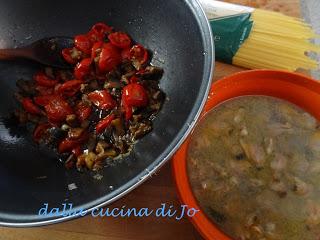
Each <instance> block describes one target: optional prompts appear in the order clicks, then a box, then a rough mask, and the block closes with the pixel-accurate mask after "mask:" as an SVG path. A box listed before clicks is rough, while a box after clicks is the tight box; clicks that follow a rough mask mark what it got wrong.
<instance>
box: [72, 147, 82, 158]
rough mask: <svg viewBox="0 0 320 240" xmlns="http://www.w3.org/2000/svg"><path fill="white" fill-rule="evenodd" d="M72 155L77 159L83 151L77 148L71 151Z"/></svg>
mask: <svg viewBox="0 0 320 240" xmlns="http://www.w3.org/2000/svg"><path fill="white" fill-rule="evenodd" d="M71 152H72V154H73V155H74V156H76V157H78V156H80V155H81V154H82V150H81V147H80V146H76V147H75V148H73V149H72V150H71Z"/></svg>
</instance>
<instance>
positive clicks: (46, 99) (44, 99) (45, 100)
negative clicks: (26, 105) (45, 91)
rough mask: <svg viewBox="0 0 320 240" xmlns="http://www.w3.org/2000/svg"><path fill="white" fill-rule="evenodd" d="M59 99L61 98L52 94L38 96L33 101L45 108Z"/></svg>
mask: <svg viewBox="0 0 320 240" xmlns="http://www.w3.org/2000/svg"><path fill="white" fill-rule="evenodd" d="M57 97H59V96H57V95H54V94H52V95H44V96H37V97H34V99H33V100H34V102H35V103H36V104H37V105H39V106H42V107H44V106H46V105H48V104H49V103H50V102H51V101H52V100H53V99H56V98H57Z"/></svg>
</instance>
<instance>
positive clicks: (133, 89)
mask: <svg viewBox="0 0 320 240" xmlns="http://www.w3.org/2000/svg"><path fill="white" fill-rule="evenodd" d="M122 100H123V102H124V103H125V104H126V105H128V106H132V107H144V106H146V105H147V104H148V95H147V92H146V90H145V89H144V87H143V86H141V85H140V84H138V83H130V84H128V85H127V86H125V87H124V88H123V90H122Z"/></svg>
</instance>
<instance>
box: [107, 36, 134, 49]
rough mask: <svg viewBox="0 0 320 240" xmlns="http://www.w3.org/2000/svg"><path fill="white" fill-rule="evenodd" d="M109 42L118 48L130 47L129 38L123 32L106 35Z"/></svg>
mask: <svg viewBox="0 0 320 240" xmlns="http://www.w3.org/2000/svg"><path fill="white" fill-rule="evenodd" d="M108 39H109V40H110V42H111V43H112V44H113V45H115V46H116V47H118V48H129V47H130V45H131V39H130V37H129V36H128V35H127V34H126V33H123V32H114V33H110V34H109V35H108Z"/></svg>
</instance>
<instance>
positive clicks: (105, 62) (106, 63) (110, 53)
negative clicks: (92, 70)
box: [98, 43, 121, 72]
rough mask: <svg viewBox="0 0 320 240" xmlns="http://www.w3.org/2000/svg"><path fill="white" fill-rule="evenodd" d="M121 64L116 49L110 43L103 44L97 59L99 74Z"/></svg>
mask: <svg viewBox="0 0 320 240" xmlns="http://www.w3.org/2000/svg"><path fill="white" fill-rule="evenodd" d="M120 63H121V55H120V52H119V50H118V48H117V47H115V46H113V45H112V44H111V43H105V44H103V48H102V51H101V54H100V59H99V64H98V67H99V70H100V72H108V71H111V70H113V69H114V68H116V67H117V66H118V65H119V64H120Z"/></svg>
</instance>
